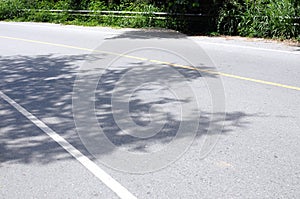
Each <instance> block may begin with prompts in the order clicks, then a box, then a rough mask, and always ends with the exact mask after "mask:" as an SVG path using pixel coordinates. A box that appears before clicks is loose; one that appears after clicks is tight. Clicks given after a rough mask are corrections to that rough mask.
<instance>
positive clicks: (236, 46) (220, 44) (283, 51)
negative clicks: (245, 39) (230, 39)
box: [192, 39, 300, 55]
mask: <svg viewBox="0 0 300 199" xmlns="http://www.w3.org/2000/svg"><path fill="white" fill-rule="evenodd" d="M192 40H193V41H195V42H197V43H200V44H201V43H202V44H208V45H216V46H227V47H233V48H246V49H252V50H261V51H269V52H277V53H288V54H295V55H300V51H287V50H276V49H269V48H259V47H253V46H240V45H234V44H224V43H214V42H207V41H200V40H197V39H192Z"/></svg>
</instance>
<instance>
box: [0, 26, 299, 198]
mask: <svg viewBox="0 0 300 199" xmlns="http://www.w3.org/2000/svg"><path fill="white" fill-rule="evenodd" d="M149 47H151V48H149ZM103 51H105V52H103ZM0 53H1V54H0V55H1V56H0V91H1V92H3V93H4V94H5V95H7V96H8V97H10V98H11V99H12V100H14V101H15V102H16V103H17V104H18V105H20V106H22V107H23V108H25V109H26V110H27V111H28V112H30V113H31V114H33V115H34V116H36V117H37V118H39V119H40V120H41V121H42V122H43V123H45V124H46V125H47V126H48V127H49V128H51V129H52V130H53V131H54V132H56V133H57V134H59V135H60V136H62V137H63V138H65V139H66V141H67V142H68V143H70V144H72V145H73V146H74V147H75V148H76V149H78V150H79V151H80V152H81V153H82V154H83V155H84V156H86V157H88V158H89V159H91V160H92V161H94V162H95V163H96V164H97V165H98V167H99V168H101V169H103V170H104V171H105V172H106V173H107V174H109V175H110V176H111V177H112V178H114V179H115V180H116V181H117V182H119V183H120V184H121V185H122V186H123V187H124V188H126V189H127V190H128V191H129V192H130V193H132V195H134V196H136V197H137V198H299V197H300V186H299V184H300V155H299V151H300V134H299V132H300V125H299V121H300V115H299V113H300V107H299V101H300V80H299V77H300V65H299V63H300V47H297V46H295V47H290V46H286V45H282V44H276V43H270V42H269V43H268V42H264V41H247V40H245V39H224V38H208V37H185V36H183V35H180V34H177V33H175V32H165V31H155V30H148V31H144V30H131V29H109V28H88V27H75V26H60V25H53V24H42V23H8V22H1V23H0ZM114 53H117V54H114ZM123 53H127V55H130V56H133V57H129V56H127V57H126V56H125V57H124V56H122V55H120V54H123ZM116 58H117V59H116ZM140 58H147V59H140ZM184 58H187V60H185V59H184ZM157 61H158V62H157ZM159 61H160V62H159ZM162 62H167V63H162ZM189 63H192V64H193V65H194V66H195V67H196V68H197V70H194V69H193V68H186V67H184V66H187V65H188V64H189ZM172 64H173V65H172ZM174 64H175V65H174ZM176 64H179V67H178V65H177V67H176ZM108 66H109V67H108ZM174 66H175V67H174ZM107 67H108V68H107ZM105 68H106V70H104V69H105ZM198 69H199V70H198ZM204 70H209V72H205V71H204ZM211 70H213V71H218V72H220V73H218V74H216V73H214V72H210V71H211ZM126 75H127V76H126ZM99 76H101V79H100V80H99V82H96V83H97V84H94V83H95V81H94V80H95V79H93V78H95V77H99ZM78 77H80V78H81V79H80V78H79V80H82V81H83V82H81V83H82V87H80V86H78V85H75V84H74V83H75V82H77V83H78ZM122 77H124V78H122ZM76 78H77V79H76ZM182 78H183V79H182ZM96 80H97V79H96ZM262 81H264V82H262ZM79 82H80V81H79ZM144 82H146V83H144ZM143 83H144V84H143ZM152 83H153V84H152ZM219 83H222V84H221V87H220V84H219ZM162 84H166V85H165V86H164V87H162V86H161V85H162ZM274 84H276V85H274ZM211 85H213V86H211ZM216 85H217V86H216ZM76 86H77V87H78V89H79V91H80V89H81V88H82V89H83V90H84V89H86V90H87V91H90V90H92V91H95V92H94V93H93V94H92V95H91V96H88V97H86V96H85V98H84V99H86V100H82V99H83V98H82V96H81V95H80V94H78V96H77V95H76V94H74V92H75V91H76ZM93 86H94V87H95V86H96V87H95V88H94V87H93ZM189 86H190V87H189ZM210 86H211V87H210ZM215 86H216V87H215ZM74 88H75V91H74V90H73V89H74ZM170 88H171V89H170ZM188 88H192V90H188ZM212 88H214V90H212ZM172 89H173V90H172ZM215 90H216V91H215ZM173 91H174V92H173ZM79 93H80V92H79ZM82 93H83V94H85V93H84V92H82ZM174 93H175V94H174ZM88 94H89V93H88ZM117 94H119V95H117ZM222 94H224V96H223V97H222ZM193 95H195V96H196V98H195V99H197V100H195V99H193ZM74 96H76V97H78V99H79V102H82V103H83V104H80V106H78V105H76V106H75V107H74V103H78V101H76V100H78V99H77V98H76V97H74ZM93 96H95V99H90V98H93ZM72 97H73V101H72ZM175 98H176V99H175ZM114 100H115V101H114ZM90 102H92V103H90ZM194 102H197V103H198V106H199V107H198V108H199V110H200V111H199V110H197V107H195V104H194ZM93 103H94V106H92V107H88V106H89V105H91V104H92V105H93ZM216 104H217V105H216ZM223 104H224V109H222V108H223ZM214 105H215V106H217V107H218V106H219V109H216V110H217V111H219V112H213V111H214V110H213V106H214ZM115 107H118V108H120V107H121V108H120V109H118V110H115V111H116V112H112V111H113V110H114V109H116V108H115ZM122 107H123V108H124V107H125V109H126V108H128V107H129V112H130V113H127V112H126V111H123V109H122ZM90 109H91V110H92V109H95V110H96V111H95V113H96V114H95V116H96V118H97V120H98V123H99V125H100V126H101V128H102V129H103V131H104V133H105V135H106V137H108V138H109V139H110V141H111V143H113V144H114V147H112V148H110V147H109V146H107V145H106V144H104V142H105V139H106V138H104V137H103V136H102V137H100V138H99V134H97V130H95V131H94V129H93V127H94V126H93V121H92V119H91V118H92V117H93V114H91V115H89V113H90V111H89V110H90ZM162 109H166V110H167V112H168V114H167V116H166V118H164V114H162V112H161V111H160V110H162ZM122 111H123V112H122ZM77 112H78V113H77ZM179 113H183V115H180V114H179ZM225 113H226V116H225ZM128 114H129V115H130V117H129V118H130V120H129V119H128V117H126V116H128ZM198 114H199V117H198ZM213 115H214V116H216V117H214V118H212V116H213ZM123 116H124V117H123ZM222 116H224V117H225V119H224V120H223V119H222ZM118 117H119V118H118ZM74 119H75V120H77V122H76V125H77V128H76V126H75V122H74ZM116 120H119V123H116ZM132 122H134V123H135V124H136V126H126V125H127V124H129V123H130V124H131V123H132ZM163 122H166V123H165V124H163V126H160V125H161V124H162V123H163ZM180 122H183V124H184V127H185V128H184V129H183V130H182V131H183V133H182V135H179V136H177V137H176V131H178V128H179V123H180ZM82 123H84V124H82ZM195 123H197V125H199V128H197V131H195V130H194V126H193V125H194V124H195ZM149 124H152V125H154V127H153V128H154V130H153V131H154V134H153V135H152V134H151V133H153V132H151V131H149V132H148V131H147V130H149V129H147V126H148V125H149ZM155 125H157V126H155ZM120 126H121V127H122V128H121V127H120ZM81 127H82V129H80V128H81ZM89 127H90V128H89ZM209 127H211V128H212V129H215V131H214V130H212V131H209ZM124 129H126V132H125V133H124V131H122V130H124ZM141 129H142V130H141ZM157 129H159V130H160V131H159V133H158V134H157V135H155V133H157V132H156V130H157ZM150 130H151V128H150ZM218 130H222V132H221V133H220V134H218V133H217V134H214V132H218ZM145 132H146V134H143V133H145ZM93 133H95V134H93ZM126 133H127V134H126ZM147 133H150V134H151V136H149V138H148V137H147V138H145V139H137V138H136V137H139V136H147ZM193 133H195V134H193ZM128 134H129V135H128ZM79 135H80V136H81V138H82V139H83V140H82V139H80V136H79ZM218 135H219V136H218ZM194 136H195V137H194ZM98 138H99V139H100V142H97V144H98V145H97V146H96V147H95V145H93V143H92V141H93V140H96V141H99V140H97V139H98ZM175 138H176V140H177V142H178V148H174V149H173V151H172V152H171V153H169V152H168V153H162V154H163V155H164V156H161V157H160V158H161V159H159V160H157V159H153V161H152V159H151V158H153V157H152V156H151V154H154V153H156V152H157V151H160V150H162V151H163V149H164V148H165V147H167V146H169V145H170V143H172V141H173V142H175V141H174V140H175ZM189 138H192V140H193V143H191V144H187V145H186V148H185V147H183V146H184V145H181V144H180V143H185V141H186V140H188V139H189ZM101 139H103V143H101V142H102V141H101ZM207 139H208V140H211V143H210V145H209V144H208V145H209V146H208V149H211V148H213V146H214V144H215V143H216V145H215V147H214V148H213V150H212V151H211V152H210V153H209V154H208V155H206V156H205V157H203V151H202V149H203V143H206V142H207ZM82 141H83V142H82ZM216 141H217V142H216ZM176 144H177V143H176ZM87 145H88V146H87ZM170 146H171V145H170ZM93 147H95V148H93ZM97 147H98V148H97ZM180 147H181V148H180ZM177 149H178V151H179V152H178V156H176V157H177V158H176V161H174V159H172V158H173V156H172V155H173V154H175V155H176V154H177ZM181 149H183V151H185V153H184V154H183V155H182V154H181V152H182V151H181ZM118 151H123V152H124V151H125V153H124V154H125V156H120V155H119V154H118ZM126 154H135V155H136V156H137V157H141V158H142V157H144V156H145V155H146V154H150V159H147V161H145V162H142V163H141V162H138V160H137V161H136V162H135V161H133V157H131V156H129V155H128V156H127V155H126ZM136 156H135V157H136ZM116 157H117V159H116ZM168 158H170V160H169V159H168ZM0 160H1V166H0V167H1V168H0V197H1V198H118V196H117V194H116V193H114V191H112V190H111V188H108V186H106V185H105V184H104V183H103V182H102V181H101V180H99V179H98V178H97V177H96V176H95V175H93V173H91V172H89V171H88V170H87V169H86V167H85V166H83V165H82V164H80V163H79V162H78V160H77V159H75V158H74V157H72V156H71V155H70V154H69V153H68V152H67V151H65V150H64V149H63V148H62V147H61V146H60V145H59V144H58V143H57V142H55V141H54V140H53V139H51V138H50V137H49V136H48V135H47V134H45V132H43V131H42V130H41V129H40V128H38V127H37V126H36V125H35V124H33V123H32V121H30V120H29V119H28V118H26V117H25V116H24V115H22V114H21V113H20V111H18V110H16V109H15V108H14V107H12V106H11V105H10V104H9V103H8V102H7V101H5V100H4V99H3V98H0ZM151 161H152V162H151ZM172 161H173V162H172ZM160 162H162V163H163V167H164V168H162V169H159V170H155V168H156V165H159V163H160ZM170 162H172V163H171V164H168V165H167V163H170ZM165 163H166V164H165ZM143 164H144V165H143ZM151 168H152V169H154V170H155V171H152V172H150V171H151ZM132 169H135V170H134V171H136V172H137V173H138V174H137V173H136V172H133V170H132ZM147 169H148V170H147ZM147 171H149V172H147ZM121 195H122V194H121Z"/></svg>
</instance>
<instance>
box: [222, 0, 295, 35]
mask: <svg viewBox="0 0 300 199" xmlns="http://www.w3.org/2000/svg"><path fill="white" fill-rule="evenodd" d="M299 4H300V3H299V1H297V0H282V1H272V0H256V1H251V0H229V1H226V2H225V4H224V6H223V8H222V9H221V10H220V12H219V18H218V24H217V29H218V32H220V33H222V34H234V35H241V36H250V37H277V38H287V39H289V38H296V37H298V36H299V34H300V26H299V24H297V23H296V18H297V16H298V14H299V9H300V5H299Z"/></svg>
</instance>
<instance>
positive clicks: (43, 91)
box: [0, 54, 256, 164]
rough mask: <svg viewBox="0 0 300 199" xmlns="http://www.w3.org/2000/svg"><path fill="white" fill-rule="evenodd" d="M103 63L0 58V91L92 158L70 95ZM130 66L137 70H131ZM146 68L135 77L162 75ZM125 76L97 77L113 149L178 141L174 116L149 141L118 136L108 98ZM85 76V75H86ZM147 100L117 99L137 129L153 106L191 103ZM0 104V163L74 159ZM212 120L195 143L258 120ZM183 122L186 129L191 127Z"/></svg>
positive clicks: (203, 121)
mask: <svg viewBox="0 0 300 199" xmlns="http://www.w3.org/2000/svg"><path fill="white" fill-rule="evenodd" d="M101 58H103V55H68V56H61V55H53V54H50V55H38V56H7V57H3V56H2V57H0V71H1V73H0V90H1V91H2V92H3V93H5V94H6V95H8V96H9V97H10V98H12V99H13V100H15V101H16V102H17V103H19V104H20V105H21V106H23V107H24V108H25V109H27V110H28V111H29V112H31V113H32V114H33V115H35V116H36V117H38V118H39V119H41V120H42V121H43V122H44V123H46V124H47V125H48V126H49V127H50V128H52V129H53V130H54V131H55V132H57V133H58V134H60V135H61V136H63V137H64V138H65V139H67V140H68V142H70V143H71V144H72V145H73V146H75V147H76V148H78V149H79V150H80V151H81V152H83V153H84V154H86V155H88V156H89V157H90V158H92V156H91V155H90V154H89V152H88V151H87V150H86V148H85V146H84V145H83V144H82V142H81V140H80V138H79V136H78V135H77V132H76V127H75V124H74V119H73V112H72V94H73V86H74V81H75V79H76V74H77V72H78V68H79V66H80V65H81V64H82V63H83V62H86V61H93V60H97V59H101ZM132 66H133V67H136V66H134V65H132ZM144 67H148V69H147V70H142V68H143V67H142V66H140V67H139V70H138V71H137V72H138V73H140V76H139V77H140V78H147V74H148V72H149V70H152V73H153V72H155V73H157V74H158V73H161V72H164V70H163V69H162V68H159V69H157V68H155V67H149V66H144ZM128 70H129V69H128V68H127V69H124V68H123V69H115V70H107V71H106V72H105V74H104V75H103V76H102V77H101V79H100V82H99V85H98V88H97V92H96V94H95V97H96V98H95V100H96V101H95V107H96V115H97V118H98V122H99V125H101V126H102V128H103V130H104V133H105V135H106V136H107V137H108V138H109V139H110V140H111V142H112V143H114V144H115V145H116V146H126V147H127V146H128V149H130V150H131V151H142V152H145V148H146V146H147V145H149V144H151V143H159V144H161V145H163V144H165V143H168V142H170V141H171V140H172V139H173V138H174V136H176V132H177V129H178V126H179V125H180V122H182V121H181V120H180V119H178V118H177V117H176V116H174V115H173V114H168V115H167V117H166V118H167V119H166V120H165V123H164V124H163V128H162V130H161V131H160V132H159V133H157V134H155V135H154V136H152V137H150V138H136V137H134V136H131V135H128V134H124V133H122V130H121V129H120V128H119V126H118V125H117V124H116V121H115V120H114V115H113V114H112V106H111V98H112V97H111V96H112V93H113V90H114V88H115V85H117V84H118V82H119V81H120V78H122V76H123V75H124V74H126V73H127V72H128ZM175 70H177V72H179V73H180V74H183V76H184V77H185V78H186V79H187V81H195V80H197V79H201V78H203V76H202V75H200V74H199V73H197V72H195V71H192V70H188V69H182V68H178V69H175ZM145 71H146V72H145ZM86 72H89V71H88V70H87V71H86ZM176 77H177V76H174V77H172V76H170V77H169V79H168V81H171V82H172V83H173V84H178V86H179V85H180V84H181V82H179V81H178V79H176ZM133 78H134V77H133ZM151 78H153V81H154V80H155V79H157V78H159V76H156V77H151ZM216 78H217V77H216ZM87 83H88V80H87ZM136 86H137V85H132V84H130V82H129V83H128V84H126V85H123V88H122V89H123V91H122V92H126V89H128V88H132V87H136ZM143 89H148V90H143V93H147V92H150V93H151V92H152V91H155V89H153V88H152V87H148V88H143ZM146 99H147V98H138V97H136V98H132V99H131V100H130V101H129V102H128V101H126V100H127V99H124V101H122V99H119V100H118V102H120V103H129V106H130V107H129V110H130V113H131V116H130V117H131V119H132V120H133V121H134V122H135V123H136V124H137V125H139V126H147V125H148V124H149V122H150V121H149V117H148V116H149V115H148V114H149V111H150V110H151V107H154V106H156V105H159V106H161V107H164V106H169V107H170V106H171V107H172V106H173V105H176V103H177V104H178V103H179V104H185V103H189V100H190V99H178V98H177V99H175V98H171V97H170V96H159V97H158V98H156V99H155V100H146ZM0 102H1V104H0V121H1V123H0V132H1V135H0V143H1V144H0V154H1V156H0V162H1V163H14V162H18V163H24V164H30V163H32V162H38V163H41V164H47V163H52V162H55V161H58V160H67V159H70V158H72V157H70V155H68V154H67V153H66V152H65V151H64V150H63V149H62V148H61V147H60V146H59V145H58V144H56V143H55V142H54V141H53V140H52V139H50V138H49V137H48V136H46V135H45V134H44V133H43V132H42V131H41V130H40V129H38V128H37V127H36V126H34V125H33V124H32V123H31V122H30V121H29V120H27V119H26V118H25V117H24V116H22V115H21V114H20V113H19V112H17V111H16V110H15V109H14V108H12V107H11V106H10V105H8V104H7V103H6V102H4V100H2V99H1V100H0ZM83 108H84V107H83ZM120 111H122V110H120ZM152 111H153V113H154V114H155V113H156V112H157V113H160V109H157V110H156V109H154V110H152ZM216 114H220V115H222V114H224V113H223V112H220V113H216ZM211 115H212V113H211V112H206V111H202V112H201V115H200V116H199V117H200V120H199V121H198V122H199V129H198V132H196V139H198V138H200V137H201V136H202V135H204V134H205V133H207V131H208V128H209V127H210V126H214V128H223V131H222V134H223V135H225V134H226V133H229V132H233V129H234V128H247V127H248V126H249V125H250V123H248V122H247V118H249V117H254V116H256V114H249V113H246V112H243V111H234V112H229V113H227V114H226V118H225V124H226V125H225V126H223V122H224V121H223V120H218V118H217V117H216V118H214V119H212V118H211ZM154 122H161V121H154ZM184 122H187V123H188V122H190V121H184ZM192 122H194V121H192ZM183 136H184V134H183ZM208 136H209V135H208ZM179 139H180V138H179ZM112 152H113V151H110V150H105V149H103V150H101V153H103V154H109V153H112ZM146 152H147V150H146ZM99 155H101V154H99Z"/></svg>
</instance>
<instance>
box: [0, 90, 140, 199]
mask: <svg viewBox="0 0 300 199" xmlns="http://www.w3.org/2000/svg"><path fill="white" fill-rule="evenodd" d="M0 97H1V98H2V99H4V100H5V101H6V102H7V103H9V104H10V105H11V106H13V107H14V108H15V109H16V110H17V111H19V112H20V113H21V114H22V115H24V116H25V117H26V118H27V119H28V120H30V121H31V122H32V123H33V124H35V125H36V126H37V127H38V128H40V129H41V130H42V131H44V133H46V134H47V135H48V136H49V137H51V138H52V139H53V140H54V141H55V142H56V143H58V144H59V145H60V146H61V147H62V148H64V149H65V150H66V151H67V152H68V153H69V154H70V155H72V156H73V157H74V158H75V159H76V160H77V161H78V162H80V163H81V164H82V165H83V166H84V167H85V168H86V169H87V170H89V171H90V172H91V173H92V174H93V175H94V176H96V177H97V178H98V179H99V180H100V181H101V182H103V183H104V184H105V185H106V186H107V187H109V188H110V189H111V190H112V191H113V192H115V193H116V194H117V195H118V196H119V197H120V198H121V199H136V197H135V196H134V195H133V194H132V193H130V192H129V191H128V190H127V189H126V188H125V187H123V186H122V185H121V184H120V183H119V182H117V181H116V180H115V179H114V178H112V177H111V176H110V175H109V174H108V173H106V172H105V171H104V170H102V169H101V168H100V167H99V166H98V165H97V164H95V163H94V162H93V161H92V160H90V159H89V158H88V157H86V156H85V155H83V154H82V153H81V152H80V151H79V150H77V149H76V148H75V147H74V146H73V145H71V144H70V143H69V142H68V141H67V140H65V139H64V138H63V137H61V136H60V135H59V134H57V133H56V132H55V131H53V130H52V129H51V128H50V127H48V126H47V125H46V124H45V123H44V122H42V121H41V120H39V119H38V118H37V117H35V116H34V115H33V114H31V113H30V112H29V111H27V110H26V109H25V108H23V107H22V106H21V105H19V104H18V103H17V102H15V101H14V100H13V99H11V98H10V97H8V96H7V95H6V94H4V93H3V92H2V91H0Z"/></svg>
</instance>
